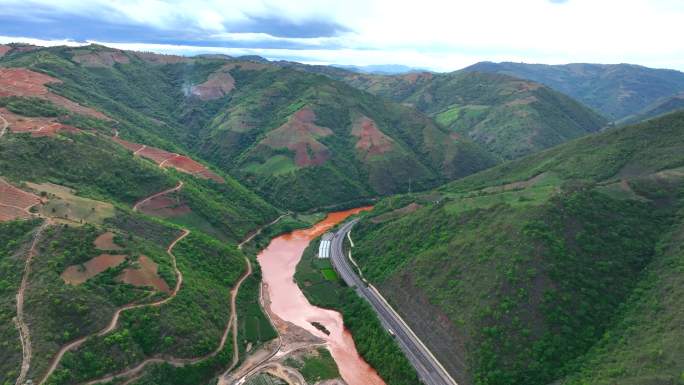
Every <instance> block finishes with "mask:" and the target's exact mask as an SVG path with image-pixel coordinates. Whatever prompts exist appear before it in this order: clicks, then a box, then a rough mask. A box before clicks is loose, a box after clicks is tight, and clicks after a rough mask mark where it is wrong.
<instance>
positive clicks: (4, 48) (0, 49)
mask: <svg viewBox="0 0 684 385" xmlns="http://www.w3.org/2000/svg"><path fill="white" fill-rule="evenodd" d="M11 50H12V47H10V46H8V45H4V44H0V57H3V56H5V54H6V53H7V52H9V51H11Z"/></svg>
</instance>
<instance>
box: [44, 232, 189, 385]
mask: <svg viewBox="0 0 684 385" xmlns="http://www.w3.org/2000/svg"><path fill="white" fill-rule="evenodd" d="M189 234H190V231H189V230H185V229H184V230H183V233H182V234H181V235H180V236H178V238H176V239H174V240H173V242H171V244H170V245H169V247H168V248H167V249H166V252H167V254H169V256H170V257H171V261H172V264H173V270H174V271H175V273H176V286H175V287H174V288H173V291H172V292H171V294H170V295H169V296H168V297H166V298H164V299H162V300H159V301H156V302H152V303H143V304H128V305H125V306H123V307H120V308H119V309H118V310H117V311H116V312H115V313H114V316H112V319H111V321H110V322H109V324H108V325H107V326H106V327H105V328H104V329H102V330H100V331H99V332H97V333H95V334H90V335H87V336H83V337H81V338H79V339H77V340H75V341H72V342H70V343H68V344H67V345H64V346H62V348H61V349H59V351H58V352H57V354H56V355H55V357H54V358H53V359H52V361H51V362H50V366H49V368H48V371H47V372H46V373H45V375H44V376H43V378H42V380H40V382H39V383H38V384H39V385H42V384H44V383H45V381H47V379H48V378H49V377H50V376H51V375H52V373H53V372H54V371H55V369H57V366H58V365H59V363H60V361H61V360H62V358H63V357H64V354H65V353H66V352H68V351H70V350H72V349H75V348H77V347H79V346H81V345H82V344H83V343H84V342H85V341H86V340H87V339H88V338H90V337H93V336H102V335H105V334H107V333H109V332H111V331H112V330H114V329H115V328H116V326H117V324H118V323H119V317H120V316H121V313H122V312H124V311H126V310H131V309H137V308H141V307H147V306H161V305H163V304H165V303H167V302H169V301H171V300H172V299H173V298H175V297H176V295H177V294H178V291H179V290H180V288H181V285H182V284H183V273H181V271H180V270H179V269H178V265H177V263H176V256H175V255H173V253H172V252H171V251H172V250H173V248H174V247H175V246H176V244H177V243H178V242H180V241H181V240H182V239H183V238H185V237H187V236H188V235H189Z"/></svg>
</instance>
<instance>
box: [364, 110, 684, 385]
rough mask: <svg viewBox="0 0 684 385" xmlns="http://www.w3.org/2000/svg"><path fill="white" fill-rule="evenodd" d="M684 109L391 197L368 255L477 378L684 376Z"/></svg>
mask: <svg viewBox="0 0 684 385" xmlns="http://www.w3.org/2000/svg"><path fill="white" fill-rule="evenodd" d="M683 154H684V113H682V112H680V113H675V114H670V115H667V116H664V117H662V118H657V119H653V120H649V121H648V122H645V123H642V124H638V125H633V126H628V127H624V128H619V129H613V130H609V131H606V132H603V133H599V134H593V135H589V136H587V137H583V138H580V139H577V140H574V141H571V142H568V143H565V144H562V145H560V146H557V147H554V148H552V149H549V150H546V151H543V152H541V153H538V154H534V155H531V156H528V157H525V158H522V159H519V160H515V161H512V162H508V163H504V164H502V165H499V166H496V167H494V168H491V169H489V170H485V171H483V172H480V173H478V174H475V175H472V176H469V177H466V178H463V179H461V180H458V181H455V182H452V183H450V184H447V185H445V186H444V187H441V188H439V189H437V190H434V191H432V192H430V193H423V194H414V195H402V196H396V197H391V198H387V199H384V200H383V201H381V202H379V203H378V204H377V205H376V208H375V209H374V211H373V213H372V214H371V215H370V216H368V217H367V218H365V219H364V220H363V221H362V222H361V223H360V225H359V226H358V227H356V228H355V230H354V233H353V234H352V237H353V238H354V243H355V245H356V247H355V248H354V249H353V254H354V259H355V260H356V261H357V263H358V264H359V265H360V267H361V269H362V271H363V273H364V276H365V277H366V278H368V279H369V280H370V281H371V282H372V283H373V284H374V285H376V286H377V287H378V288H379V289H380V291H381V292H382V293H383V294H384V295H385V296H386V297H387V298H388V300H389V301H390V303H393V304H394V305H395V306H396V308H397V309H398V311H399V312H400V313H401V314H402V315H403V316H404V317H405V319H406V320H407V322H408V323H409V324H410V325H411V326H412V327H414V330H415V331H416V333H417V334H418V335H419V336H421V337H422V338H423V339H424V341H425V342H426V343H427V344H428V345H429V346H430V347H431V348H432V350H433V352H435V354H437V356H438V357H439V358H440V359H441V362H442V363H443V364H444V365H445V367H446V368H447V370H449V371H450V372H451V373H452V374H453V376H454V378H456V379H457V381H459V383H462V384H532V385H533V384H549V383H568V384H588V383H591V384H656V383H678V382H679V381H681V375H682V374H683V373H684V365H683V364H682V362H684V361H683V360H682V358H683V357H684V348H682V346H681V344H678V343H677V342H676V341H679V340H680V339H681V328H678V327H676V326H675V325H678V324H679V323H681V322H682V321H684V314H682V312H681V304H680V303H679V297H680V296H678V295H677V293H678V292H679V291H681V288H682V287H684V277H683V276H682V274H681V271H680V270H681V269H679V267H678V266H680V265H681V264H682V261H684V255H683V254H682V249H681V228H682V226H684V217H683V216H682V211H681V208H682V207H683V206H682V203H684V195H682V192H684V155H683Z"/></svg>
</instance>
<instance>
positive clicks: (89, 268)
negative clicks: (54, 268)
mask: <svg viewBox="0 0 684 385" xmlns="http://www.w3.org/2000/svg"><path fill="white" fill-rule="evenodd" d="M125 260H126V256H125V255H120V254H117V255H112V254H100V255H98V256H97V257H95V258H93V259H91V260H89V261H88V262H86V263H84V264H83V266H81V265H72V266H69V267H67V268H66V270H64V272H63V273H62V274H61V275H60V276H61V277H62V280H63V281H64V283H66V284H68V285H80V284H82V283H83V282H85V281H87V280H88V279H90V278H92V277H94V276H96V275H98V274H100V273H101V272H103V271H105V270H107V269H109V268H110V267H116V266H119V265H120V264H121V263H123V261H125Z"/></svg>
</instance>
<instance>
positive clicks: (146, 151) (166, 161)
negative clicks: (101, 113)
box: [112, 136, 225, 183]
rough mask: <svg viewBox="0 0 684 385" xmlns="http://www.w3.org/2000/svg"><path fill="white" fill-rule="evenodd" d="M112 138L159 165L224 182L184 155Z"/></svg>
mask: <svg viewBox="0 0 684 385" xmlns="http://www.w3.org/2000/svg"><path fill="white" fill-rule="evenodd" d="M112 140H113V141H115V142H117V143H119V144H120V145H122V146H124V147H125V148H127V149H128V150H130V151H133V152H134V153H136V155H140V156H142V157H143V158H147V159H150V160H151V161H153V162H155V163H157V164H158V165H159V166H160V167H173V168H175V169H176V170H178V171H181V172H185V173H188V174H191V175H194V176H197V177H199V178H203V179H212V180H214V181H216V182H218V183H223V182H225V181H224V180H223V178H221V177H220V176H218V175H216V174H214V173H213V172H211V171H209V170H208V169H207V168H206V167H204V165H202V164H201V163H199V162H197V161H195V160H193V159H191V158H188V157H187V156H184V155H179V154H176V153H173V152H169V151H164V150H162V149H159V148H156V147H148V146H144V145H142V144H138V143H133V142H128V141H125V140H123V139H120V138H118V137H116V136H114V137H112Z"/></svg>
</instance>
